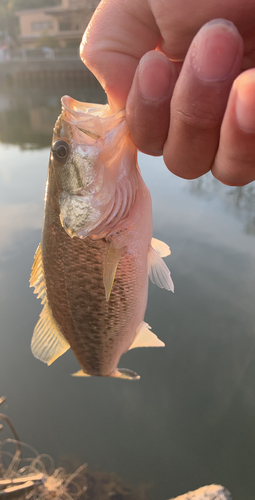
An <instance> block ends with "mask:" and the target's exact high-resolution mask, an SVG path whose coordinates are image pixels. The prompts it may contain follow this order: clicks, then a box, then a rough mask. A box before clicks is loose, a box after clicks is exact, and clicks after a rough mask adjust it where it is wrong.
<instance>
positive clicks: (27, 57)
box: [0, 47, 80, 64]
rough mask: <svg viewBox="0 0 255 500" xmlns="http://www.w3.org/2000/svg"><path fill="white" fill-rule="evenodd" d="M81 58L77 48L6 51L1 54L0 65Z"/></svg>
mask: <svg viewBox="0 0 255 500" xmlns="http://www.w3.org/2000/svg"><path fill="white" fill-rule="evenodd" d="M79 58H80V56H79V51H78V49H77V48H63V49H61V48H58V49H52V48H50V47H42V48H38V49H21V50H10V51H8V52H7V51H5V52H4V53H2V54H1V57H0V64H1V63H3V64H4V63H8V62H9V61H11V62H19V61H20V62H21V61H45V60H47V61H50V60H52V61H56V60H72V61H74V60H78V59H79Z"/></svg>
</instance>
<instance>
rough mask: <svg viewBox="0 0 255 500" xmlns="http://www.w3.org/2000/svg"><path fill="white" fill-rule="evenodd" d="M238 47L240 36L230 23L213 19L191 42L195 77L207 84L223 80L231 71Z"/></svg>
mask: <svg viewBox="0 0 255 500" xmlns="http://www.w3.org/2000/svg"><path fill="white" fill-rule="evenodd" d="M235 41H236V43H234V42H235ZM239 47H240V35H239V33H238V31H237V29H236V28H235V26H234V25H233V24H232V23H231V22H230V21H226V20H223V19H222V20H219V19H215V20H213V21H210V22H209V23H206V24H205V25H204V26H203V28H201V30H200V31H199V33H198V34H197V36H196V38H195V40H194V42H193V48H192V53H191V60H192V65H193V68H194V70H195V72H196V74H197V77H198V78H199V79H200V80H204V81H208V82H214V81H215V82H217V81H221V80H225V79H226V78H227V77H228V76H229V75H230V73H231V71H232V69H233V66H234V63H235V60H236V57H237V54H238V53H239Z"/></svg>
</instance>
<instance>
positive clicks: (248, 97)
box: [212, 69, 255, 186]
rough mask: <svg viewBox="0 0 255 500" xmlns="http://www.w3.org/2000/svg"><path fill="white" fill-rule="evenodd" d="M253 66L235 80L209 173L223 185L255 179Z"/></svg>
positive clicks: (254, 77) (240, 184)
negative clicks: (217, 147)
mask: <svg viewBox="0 0 255 500" xmlns="http://www.w3.org/2000/svg"><path fill="white" fill-rule="evenodd" d="M254 145H255V69H250V70H248V71H245V72H244V73H242V74H241V75H240V76H238V78H237V79H236V80H235V82H234V85H233V88H232V90H231V94H230V97H229V101H228V106H227V109H226V113H225V116H224V120H223V123H222V129H221V137H220V144H219V150H218V153H217V156H216V158H215V163H214V166H213V168H212V173H213V175H214V176H215V177H216V178H217V179H218V180H220V181H221V182H223V183H224V184H228V185H232V186H243V185H244V184H248V183H249V182H251V181H254V180H255V147H254Z"/></svg>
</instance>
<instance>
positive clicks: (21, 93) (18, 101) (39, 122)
mask: <svg viewBox="0 0 255 500" xmlns="http://www.w3.org/2000/svg"><path fill="white" fill-rule="evenodd" d="M65 94H70V95H71V96H72V97H74V98H75V99H78V100H82V101H88V102H100V103H105V102H106V96H105V93H104V91H103V90H102V88H101V87H100V86H99V84H94V86H91V85H90V86H88V87H84V88H83V89H81V88H77V87H73V88H72V87H69V86H68V85H64V84H63V83H62V85H60V86H58V88H57V89H54V90H53V91H51V92H50V93H49V90H47V89H40V90H38V89H37V88H30V89H29V91H28V90H24V89H23V90H22V89H19V90H17V89H10V91H9V93H8V94H7V93H2V94H1V91H0V141H1V142H2V143H6V144H18V145H19V146H20V147H21V148H22V149H39V148H44V147H46V146H49V145H50V144H51V137H52V128H53V126H54V123H55V121H56V117H57V116H58V115H59V113H60V99H61V97H62V96H63V95H65Z"/></svg>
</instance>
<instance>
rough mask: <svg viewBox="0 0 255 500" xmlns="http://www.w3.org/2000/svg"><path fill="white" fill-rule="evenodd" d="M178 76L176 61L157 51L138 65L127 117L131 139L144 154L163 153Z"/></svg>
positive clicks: (150, 53)
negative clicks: (173, 61) (171, 101)
mask: <svg viewBox="0 0 255 500" xmlns="http://www.w3.org/2000/svg"><path fill="white" fill-rule="evenodd" d="M177 76H178V72H177V68H176V66H175V64H174V63H172V62H171V61H169V59H168V58H167V57H166V56H164V55H163V54H161V53H160V52H158V51H156V50H155V51H150V52H147V54H145V55H144V56H143V57H142V59H141V61H140V63H139V65H138V67H137V70H136V73H135V76H134V80H133V84H132V87H131V90H130V93H129V95H128V99H127V105H126V116H127V122H128V127H129V131H130V135H131V138H132V141H133V142H134V144H135V145H136V146H137V147H138V149H140V151H142V152H143V153H147V154H150V155H154V156H158V155H162V152H163V145H164V143H165V141H166V139H167V134H168V129H169V118H170V100H171V97H172V93H173V89H174V85H175V82H176V80H177Z"/></svg>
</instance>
